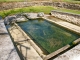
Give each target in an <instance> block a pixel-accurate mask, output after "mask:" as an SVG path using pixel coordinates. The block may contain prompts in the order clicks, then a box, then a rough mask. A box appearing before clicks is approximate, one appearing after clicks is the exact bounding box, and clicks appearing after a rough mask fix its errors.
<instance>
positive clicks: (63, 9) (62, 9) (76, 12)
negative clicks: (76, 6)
mask: <svg viewBox="0 0 80 60" xmlns="http://www.w3.org/2000/svg"><path fill="white" fill-rule="evenodd" d="M55 10H57V11H62V12H68V13H73V14H80V11H79V10H71V9H65V8H55Z"/></svg>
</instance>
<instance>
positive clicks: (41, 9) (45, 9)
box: [0, 6, 54, 18]
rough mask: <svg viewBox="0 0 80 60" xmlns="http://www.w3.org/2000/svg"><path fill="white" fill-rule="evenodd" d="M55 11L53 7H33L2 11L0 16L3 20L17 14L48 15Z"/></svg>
mask: <svg viewBox="0 0 80 60" xmlns="http://www.w3.org/2000/svg"><path fill="white" fill-rule="evenodd" d="M52 10H54V8H53V7H51V6H32V7H25V8H16V9H10V10H4V11H0V16H2V17H3V18H4V17H6V16H8V15H12V14H17V13H25V12H35V13H36V12H44V13H46V14H48V13H50V11H52Z"/></svg>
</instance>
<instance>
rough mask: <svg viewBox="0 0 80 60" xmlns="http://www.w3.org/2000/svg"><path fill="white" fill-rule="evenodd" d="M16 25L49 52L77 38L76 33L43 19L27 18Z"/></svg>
mask: <svg viewBox="0 0 80 60" xmlns="http://www.w3.org/2000/svg"><path fill="white" fill-rule="evenodd" d="M18 25H19V26H20V27H21V28H22V29H23V30H24V32H26V33H27V34H28V35H29V36H30V37H31V38H32V39H33V40H34V42H36V43H38V45H40V46H41V47H42V48H43V49H44V50H45V51H47V52H48V53H49V54H50V53H52V52H54V51H56V50H58V49H59V48H61V47H63V46H65V45H67V44H70V43H71V42H73V41H74V40H75V39H77V38H79V36H78V35H77V34H74V33H72V32H70V31H68V30H65V29H63V28H61V27H59V26H56V25H55V24H53V23H50V22H48V21H47V20H43V19H41V20H39V19H38V20H37V19H35V20H29V21H27V22H22V23H18Z"/></svg>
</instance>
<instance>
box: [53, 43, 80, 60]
mask: <svg viewBox="0 0 80 60" xmlns="http://www.w3.org/2000/svg"><path fill="white" fill-rule="evenodd" d="M53 60H80V44H78V45H77V46H75V47H74V48H72V49H71V50H69V51H67V52H66V53H64V54H62V55H60V56H58V57H57V58H55V59H53Z"/></svg>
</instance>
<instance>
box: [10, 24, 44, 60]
mask: <svg viewBox="0 0 80 60" xmlns="http://www.w3.org/2000/svg"><path fill="white" fill-rule="evenodd" d="M9 32H10V33H11V36H12V37H13V39H14V41H15V42H16V45H17V47H18V49H19V51H20V52H21V53H22V55H23V58H24V59H25V60H43V59H42V58H41V57H40V55H39V54H38V53H37V52H36V50H35V49H34V48H33V47H32V45H31V44H30V43H29V42H28V40H27V39H28V37H25V35H24V34H23V33H22V32H21V30H20V29H19V28H17V27H16V26H15V25H14V26H12V27H10V28H9Z"/></svg>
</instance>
